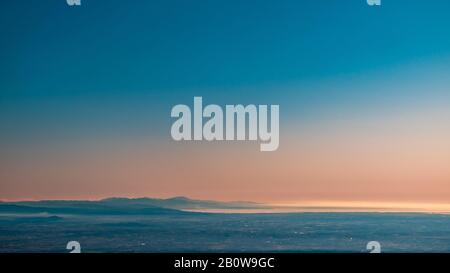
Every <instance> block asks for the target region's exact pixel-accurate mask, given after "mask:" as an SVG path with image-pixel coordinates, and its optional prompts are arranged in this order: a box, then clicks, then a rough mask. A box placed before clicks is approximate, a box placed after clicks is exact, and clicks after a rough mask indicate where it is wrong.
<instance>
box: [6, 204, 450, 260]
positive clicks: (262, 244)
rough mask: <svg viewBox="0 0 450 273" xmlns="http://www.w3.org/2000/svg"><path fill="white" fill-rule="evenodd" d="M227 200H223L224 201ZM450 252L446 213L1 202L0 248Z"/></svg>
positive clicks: (30, 250)
mask: <svg viewBox="0 0 450 273" xmlns="http://www.w3.org/2000/svg"><path fill="white" fill-rule="evenodd" d="M228 205H230V204H228ZM69 241H78V242H79V243H80V244H81V249H82V252H368V251H367V250H366V244H367V243H368V242H369V241H379V242H380V243H381V246H382V251H383V252H450V215H439V214H399V213H274V214H267V213H265V214H210V213H194V212H183V211H179V210H175V209H173V208H160V207H149V206H144V205H142V206H141V205H138V206H132V207H127V206H126V205H125V204H120V205H117V206H116V205H114V206H110V205H105V204H89V203H76V204H73V203H65V204H64V205H61V204H59V203H50V204H48V203H46V204H34V203H33V204H10V203H2V204H0V252H69V251H68V250H66V245H67V243H68V242H69Z"/></svg>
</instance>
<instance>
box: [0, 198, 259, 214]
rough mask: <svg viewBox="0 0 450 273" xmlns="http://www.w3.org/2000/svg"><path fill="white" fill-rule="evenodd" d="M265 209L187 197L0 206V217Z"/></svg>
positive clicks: (242, 203) (40, 202)
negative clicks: (13, 215) (11, 215)
mask: <svg viewBox="0 0 450 273" xmlns="http://www.w3.org/2000/svg"><path fill="white" fill-rule="evenodd" d="M259 208H265V205H263V204H259V203H252V202H217V201H209V200H206V201H205V200H194V199H189V198H187V197H174V198H168V199H156V198H118V197H114V198H107V199H103V200H99V201H75V200H74V201H69V200H42V201H22V202H0V213H49V214H83V215H124V214H125V215H147V214H179V213H187V212H184V210H207V209H234V210H236V209H237V210H238V209H259Z"/></svg>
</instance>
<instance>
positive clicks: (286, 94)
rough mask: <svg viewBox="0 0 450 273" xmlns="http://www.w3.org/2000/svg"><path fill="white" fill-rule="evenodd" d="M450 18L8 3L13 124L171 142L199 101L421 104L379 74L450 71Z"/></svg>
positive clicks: (330, 4) (292, 107)
mask: <svg viewBox="0 0 450 273" xmlns="http://www.w3.org/2000/svg"><path fill="white" fill-rule="evenodd" d="M449 10H450V3H449V2H448V1H445V0H434V1H418V0H413V1H407V2H406V1H388V0H385V1H383V3H382V6H381V7H369V6H368V5H367V4H366V3H365V1H363V0H346V1H337V0H321V1H313V0H308V1H296V0H289V1H257V2H256V1H249V0H245V1H237V0H230V1H229V0H227V1H196V0H193V1H181V0H180V1H173V0H169V1H133V2H130V1H117V0H110V1H89V0H83V1H82V6H80V7H69V6H67V5H66V3H65V1H63V0H51V1H24V0H18V1H7V2H5V3H3V4H2V9H1V11H0V13H1V16H0V17H1V19H0V31H1V41H2V42H1V45H0V49H1V50H0V59H1V60H2V61H1V63H0V72H1V73H0V77H1V81H0V86H1V88H0V89H1V91H0V104H1V108H2V109H1V110H0V113H1V116H2V117H1V124H2V127H3V128H4V129H5V131H7V132H9V133H10V134H11V135H12V137H13V138H14V137H17V136H24V135H33V134H35V135H38V133H39V129H38V128H36V127H38V126H35V125H36V123H38V124H39V127H40V128H52V130H53V131H54V132H55V133H57V132H61V131H64V132H71V134H74V133H76V134H82V132H83V131H85V132H89V131H90V130H91V129H92V128H90V127H89V126H90V125H87V124H91V125H92V124H94V125H92V126H93V127H95V128H96V131H99V130H100V131H102V130H104V131H105V132H106V134H107V133H108V131H114V130H120V131H127V132H134V133H137V134H139V133H140V132H142V131H148V126H147V124H153V126H152V131H153V133H157V132H163V133H162V134H165V133H166V132H167V130H166V129H167V128H166V127H167V126H168V124H169V122H170V120H168V117H169V115H168V113H169V111H170V107H171V106H172V105H174V104H178V103H190V102H191V100H192V97H193V96H194V95H202V96H203V97H204V99H205V101H206V103H208V102H210V103H218V104H224V103H244V104H246V103H265V104H281V105H282V111H284V112H285V113H297V110H298V109H310V108H314V110H315V112H318V113H326V112H327V111H329V110H330V109H333V108H335V107H339V106H343V107H344V106H347V104H349V103H350V104H352V105H355V104H358V105H359V107H358V108H355V114H358V111H360V110H359V109H361V108H365V107H366V105H365V104H366V103H367V104H373V103H374V102H375V103H376V104H378V103H379V105H378V106H380V107H383V104H384V103H386V102H389V100H392V99H393V98H394V99H398V100H402V99H403V98H407V97H410V96H411V93H410V92H411V90H407V89H405V88H399V89H396V90H395V91H392V88H390V89H389V88H383V86H382V85H381V86H379V88H377V89H375V90H374V87H373V83H374V81H375V80H374V79H376V77H377V76H378V78H379V79H386V77H389V75H396V74H398V73H400V72H402V71H403V70H405V67H406V68H417V66H421V65H423V64H426V65H427V68H424V69H423V70H426V72H427V73H429V74H445V72H446V69H448V68H449V66H448V63H449V62H448V57H449V56H450V17H449V16H448V11H449ZM434 70H436V71H434ZM416 73H420V72H416ZM403 77H405V79H399V81H405V82H406V81H408V80H410V79H408V76H403ZM336 82H339V83H344V85H343V86H342V87H340V88H335V84H336ZM353 83H355V84H353ZM356 83H358V84H356ZM317 86H319V87H317ZM369 86H372V88H368V87H369ZM287 90H289V91H287ZM433 92H435V91H432V90H431V91H430V90H428V91H427V94H426V96H428V97H430V98H433V96H435V95H436V94H434V93H433ZM412 95H413V96H414V95H415V94H414V93H413V94H412ZM436 98H437V99H438V96H437V97H436ZM375 106H377V105H375ZM283 107H284V108H283ZM305 111H306V112H305ZM305 111H304V112H302V111H300V112H298V116H294V117H292V116H291V117H290V118H289V119H294V120H296V119H297V118H298V119H301V118H302V116H301V115H302V114H304V115H308V113H307V110H305ZM61 124H63V125H61ZM118 124H122V126H123V125H124V124H126V128H123V127H121V126H120V125H118ZM161 126H162V127H161ZM144 127H145V128H144ZM58 128H59V129H58ZM125 129H126V130H125ZM155 129H156V130H155ZM91 131H92V130H91Z"/></svg>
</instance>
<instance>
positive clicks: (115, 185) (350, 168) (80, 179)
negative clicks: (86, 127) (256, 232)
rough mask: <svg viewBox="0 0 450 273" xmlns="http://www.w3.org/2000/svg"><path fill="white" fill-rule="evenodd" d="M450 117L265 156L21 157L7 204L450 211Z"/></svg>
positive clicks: (316, 134)
mask: <svg viewBox="0 0 450 273" xmlns="http://www.w3.org/2000/svg"><path fill="white" fill-rule="evenodd" d="M445 113H446V112H445ZM445 113H444V114H442V113H431V114H429V115H428V116H427V115H421V117H422V120H420V119H418V118H417V117H416V116H413V115H411V113H407V114H405V115H397V116H396V118H395V119H394V118H389V119H388V118H386V117H385V118H379V119H373V120H370V119H367V118H365V119H361V120H350V121H348V120H344V121H342V120H334V121H333V120H331V121H329V122H328V123H322V124H320V125H319V124H313V125H311V124H309V125H305V124H302V126H304V127H302V128H301V129H295V130H291V131H283V129H281V140H280V148H279V150H278V151H277V152H273V153H272V152H271V153H263V152H260V151H259V150H258V149H255V148H257V146H258V145H259V144H258V143H257V142H255V143H248V142H245V143H242V142H241V143H229V142H223V143H217V142H215V143H214V142H212V143H208V142H191V143H186V142H184V143H181V142H174V141H170V140H161V139H160V140H150V141H149V140H146V139H144V140H133V141H128V142H127V141H120V142H111V143H107V141H105V140H98V141H93V142H90V143H83V144H79V145H78V147H77V148H74V147H67V148H64V149H55V148H53V149H52V148H48V149H47V148H45V147H43V148H42V149H41V150H39V149H38V150H26V149H24V150H23V151H16V150H14V151H11V152H9V153H10V154H7V153H6V155H5V153H4V155H3V156H2V157H1V158H0V163H1V164H0V180H1V181H2V182H1V189H0V199H2V200H30V199H31V200H39V199H88V200H95V199H101V198H106V197H113V196H115V197H157V198H169V197H173V196H187V197H190V198H193V199H203V200H218V201H235V200H242V201H255V202H261V203H271V204H286V203H291V204H292V203H296V204H310V206H325V207H328V206H331V207H346V206H350V207H354V208H358V207H359V208H361V207H364V208H365V207H368V208H391V209H392V208H393V209H399V210H401V211H410V210H416V211H427V212H428V211H450V209H449V203H450V168H449V166H450V141H449V139H450V124H448V123H446V119H448V115H446V114H445ZM423 117H426V118H423ZM282 128H283V127H282ZM361 200H363V201H361Z"/></svg>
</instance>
